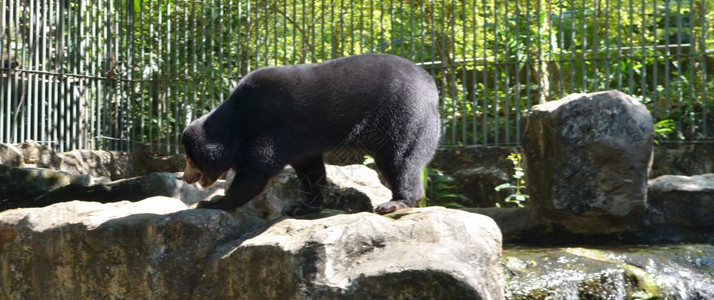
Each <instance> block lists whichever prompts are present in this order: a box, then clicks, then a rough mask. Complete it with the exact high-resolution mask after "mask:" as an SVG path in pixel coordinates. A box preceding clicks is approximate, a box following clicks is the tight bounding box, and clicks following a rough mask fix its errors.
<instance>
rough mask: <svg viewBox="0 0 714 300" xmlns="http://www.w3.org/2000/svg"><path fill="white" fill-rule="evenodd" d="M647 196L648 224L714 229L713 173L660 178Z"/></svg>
mask: <svg viewBox="0 0 714 300" xmlns="http://www.w3.org/2000/svg"><path fill="white" fill-rule="evenodd" d="M647 199H648V200H647V206H648V207H647V212H648V213H647V222H648V223H649V224H652V225H673V226H684V227H699V228H713V229H714V174H703V175H698V176H692V177H687V176H677V175H665V176H660V177H657V178H655V179H652V180H650V181H649V189H648V195H647Z"/></svg>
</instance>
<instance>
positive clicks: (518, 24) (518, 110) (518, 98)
mask: <svg viewBox="0 0 714 300" xmlns="http://www.w3.org/2000/svg"><path fill="white" fill-rule="evenodd" d="M571 1H572V0H571ZM515 2H516V3H515V14H516V15H515V20H516V30H515V31H516V33H515V39H516V49H515V51H516V56H515V58H514V60H513V61H514V63H515V65H514V66H515V75H514V79H515V81H516V86H515V88H516V141H517V142H518V144H520V143H521V112H522V111H523V110H522V108H521V61H520V59H521V56H520V55H519V54H520V52H521V51H527V49H522V46H521V48H519V46H520V43H521V42H520V40H519V39H520V38H521V23H522V22H523V19H522V18H523V16H522V15H521V4H520V1H519V0H516V1H515ZM524 63H525V62H524Z"/></svg>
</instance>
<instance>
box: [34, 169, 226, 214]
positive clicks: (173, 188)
mask: <svg viewBox="0 0 714 300" xmlns="http://www.w3.org/2000/svg"><path fill="white" fill-rule="evenodd" d="M223 191H224V183H223V182H217V183H216V184H215V185H214V186H212V187H211V188H208V189H202V188H199V187H197V186H196V185H190V184H186V183H185V182H183V180H180V176H179V175H178V174H176V173H152V174H149V175H146V176H140V177H134V178H128V179H121V180H117V181H113V182H109V183H99V184H94V185H86V184H70V185H66V186H63V187H60V188H57V189H54V190H52V191H49V192H48V193H46V194H44V195H42V196H40V197H38V198H36V199H33V200H32V201H27V202H25V203H24V205H23V207H41V206H47V205H50V204H54V203H59V202H66V201H71V200H83V201H95V202H100V203H108V202H117V201H124V200H127V201H139V200H143V199H146V198H149V197H154V196H165V197H171V198H177V199H179V200H182V201H183V202H184V203H185V204H187V205H190V204H193V203H196V202H199V201H203V200H209V199H210V198H211V197H213V196H215V195H217V194H219V193H223Z"/></svg>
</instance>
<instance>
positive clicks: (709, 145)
mask: <svg viewBox="0 0 714 300" xmlns="http://www.w3.org/2000/svg"><path fill="white" fill-rule="evenodd" d="M706 173H714V142H695V143H691V144H664V145H659V146H656V147H655V151H654V160H653V163H652V171H651V172H650V178H657V177H660V176H663V175H684V176H692V175H700V174H706Z"/></svg>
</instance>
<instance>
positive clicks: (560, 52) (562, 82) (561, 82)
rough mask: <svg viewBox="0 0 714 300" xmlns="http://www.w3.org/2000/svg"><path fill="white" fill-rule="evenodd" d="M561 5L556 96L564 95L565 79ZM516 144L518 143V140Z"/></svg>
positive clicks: (559, 5)
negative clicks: (557, 89)
mask: <svg viewBox="0 0 714 300" xmlns="http://www.w3.org/2000/svg"><path fill="white" fill-rule="evenodd" d="M563 6H564V4H563V3H562V2H559V3H558V35H557V40H558V56H559V59H558V81H559V82H558V84H559V89H560V92H559V93H558V97H562V96H564V95H565V80H564V79H563V78H564V77H565V74H564V71H563V69H565V59H564V53H563V49H565V32H564V30H563ZM518 144H520V142H519V143H518Z"/></svg>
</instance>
